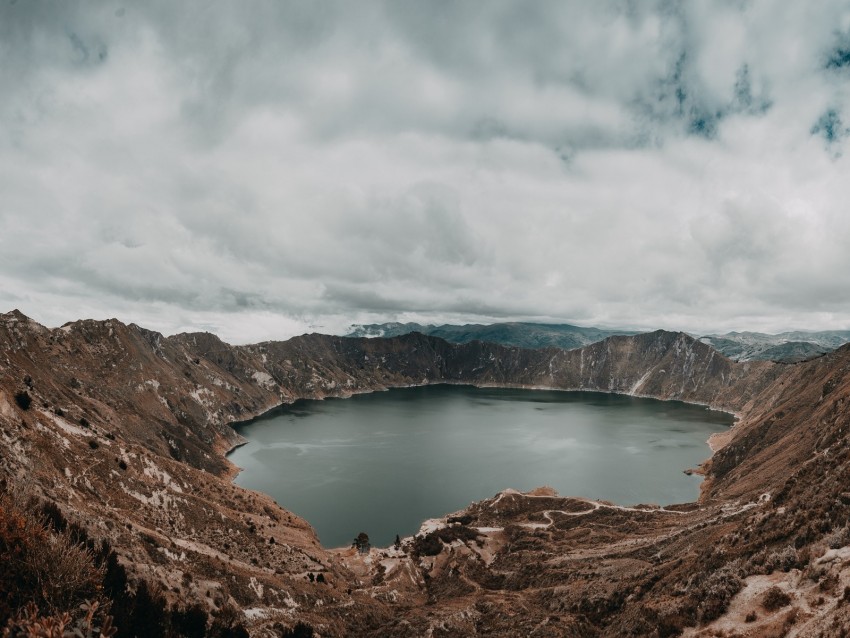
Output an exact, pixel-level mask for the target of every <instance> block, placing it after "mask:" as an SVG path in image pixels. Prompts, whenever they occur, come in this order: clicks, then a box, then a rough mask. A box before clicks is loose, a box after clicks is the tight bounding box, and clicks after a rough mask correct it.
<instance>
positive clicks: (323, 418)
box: [230, 385, 733, 547]
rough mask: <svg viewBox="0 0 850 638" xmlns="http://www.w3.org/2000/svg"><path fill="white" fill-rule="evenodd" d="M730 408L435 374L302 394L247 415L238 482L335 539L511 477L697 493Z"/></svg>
mask: <svg viewBox="0 0 850 638" xmlns="http://www.w3.org/2000/svg"><path fill="white" fill-rule="evenodd" d="M732 422H733V419H732V417H731V416H730V415H728V414H725V413H722V412H715V411H710V410H708V409H706V408H703V407H700V406H694V405H687V404H684V403H679V402H666V401H656V400H653V399H638V398H634V397H627V396H619V395H613V394H603V393H596V392H558V391H547V390H512V389H494V388H486V389H478V388H473V387H469V386H451V385H434V386H427V387H420V388H400V389H394V390H390V391H388V392H376V393H374V394H362V395H358V396H355V397H352V398H350V399H327V400H324V401H298V402H296V403H294V404H292V405H289V406H285V407H282V408H278V409H276V410H274V411H272V412H270V413H268V414H266V415H264V416H262V417H260V418H258V419H255V420H254V421H251V422H248V423H245V424H242V425H240V426H239V428H238V429H239V432H240V433H241V434H242V435H243V436H245V437H246V438H247V439H248V440H249V442H248V443H247V444H246V445H244V446H242V447H240V448H237V449H236V450H234V451H233V453H232V454H231V455H230V460H231V461H233V462H234V463H235V464H236V465H238V466H239V467H241V468H243V471H242V472H241V473H240V474H239V476H238V477H237V478H236V483H238V484H239V485H242V486H245V487H248V488H251V489H254V490H259V491H261V492H265V493H266V494H269V495H270V496H272V497H273V498H274V499H275V500H276V501H277V502H278V503H280V504H281V505H282V506H283V507H285V508H287V509H289V510H291V511H293V512H295V513H296V514H299V515H301V516H303V517H304V518H306V519H307V520H308V521H309V522H310V523H311V524H312V525H313V526H314V527H315V529H316V531H317V532H318V534H319V538H320V540H321V541H322V544H323V545H324V546H326V547H340V546H344V545H348V544H350V543H351V540H352V539H353V538H354V537H355V536H356V535H357V534H358V532H361V531H365V532H366V533H368V534H369V537H370V538H371V540H372V543H373V544H374V545H378V546H387V545H390V544H391V543H392V542H393V540H394V539H395V535H396V534H400V535H401V536H408V535H411V534H413V533H415V532H416V531H417V530H418V529H419V525H420V524H421V522H422V521H423V520H425V519H427V518H431V517H437V516H442V515H444V514H447V513H449V512H453V511H456V510H458V509H461V508H463V507H465V506H466V505H468V504H469V503H470V502H472V501H476V500H481V499H484V498H488V497H490V496H493V495H494V494H496V493H497V492H499V491H500V490H502V489H504V488H508V487H512V488H515V489H518V490H522V491H527V490H530V489H533V488H535V487H538V486H541V485H551V486H552V487H554V488H555V489H557V490H558V492H560V493H561V494H562V495H564V496H585V497H588V498H595V499H606V500H609V501H614V502H615V503H618V504H621V505H631V504H635V503H658V504H662V505H663V504H671V503H681V502H687V501H692V500H694V499H696V497H697V496H698V494H699V483H700V480H701V479H700V478H699V477H698V476H686V475H685V474H683V470H685V469H686V468H689V467H693V466H695V465H696V464H698V463H700V462H701V461H703V460H705V459H706V458H707V457H708V456H710V454H711V450H710V449H709V447H708V445H707V444H706V439H707V438H708V437H709V435H710V434H711V433H712V432H717V431H721V430H724V429H726V428H727V427H728V426H729V425H731V424H732Z"/></svg>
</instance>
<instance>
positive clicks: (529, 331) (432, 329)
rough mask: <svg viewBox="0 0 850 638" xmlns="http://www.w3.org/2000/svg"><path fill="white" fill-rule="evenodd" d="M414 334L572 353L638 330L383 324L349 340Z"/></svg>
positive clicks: (360, 328)
mask: <svg viewBox="0 0 850 638" xmlns="http://www.w3.org/2000/svg"><path fill="white" fill-rule="evenodd" d="M411 332H421V333H422V334H426V335H430V336H433V337H440V338H441V339H445V340H446V341H450V342H452V343H469V342H470V341H487V342H489V343H499V344H502V345H505V346H517V347H519V348H549V347H554V348H563V349H565V350H572V349H574V348H580V347H582V346H586V345H589V344H591V343H595V342H597V341H602V340H603V339H605V338H606V337H611V336H614V335H634V334H637V332H636V331H634V330H605V329H601V328H582V327H579V326H572V325H570V324H566V323H564V324H544V323H523V322H513V323H494V324H490V325H484V324H465V325H462V326H460V325H453V324H443V325H441V326H433V325H422V324H418V323H381V324H367V325H356V326H352V329H351V331H350V332H349V333H348V335H347V336H349V337H397V336H400V335H404V334H408V333H411Z"/></svg>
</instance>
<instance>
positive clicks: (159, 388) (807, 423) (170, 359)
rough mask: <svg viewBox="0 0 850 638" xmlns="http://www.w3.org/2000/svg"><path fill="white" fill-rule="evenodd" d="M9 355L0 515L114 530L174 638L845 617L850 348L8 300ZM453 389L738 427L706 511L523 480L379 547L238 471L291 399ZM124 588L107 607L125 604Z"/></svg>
mask: <svg viewBox="0 0 850 638" xmlns="http://www.w3.org/2000/svg"><path fill="white" fill-rule="evenodd" d="M0 350H2V352H0V481H2V482H3V483H4V484H5V486H6V492H7V496H5V497H4V499H5V500H3V501H2V502H0V513H3V512H4V511H7V513H8V511H12V510H11V509H8V508H11V507H12V506H11V505H6V506H4V503H10V502H13V503H24V502H29V503H30V507H32V504H33V503H40V504H41V506H44V505H45V504H47V505H48V506H49V507H48V511H54V510H52V509H50V508H52V507H53V506H55V511H56V512H58V514H57V515H56V516H59V517H61V518H62V519H65V520H66V521H68V522H69V524H70V525H72V526H75V527H76V528H78V529H82V530H84V532H85V535H86V536H87V537H88V538H89V540H90V545H93V544H94V543H102V542H103V541H106V542H107V543H108V546H109V547H110V548H111V550H112V554H111V556H112V558H111V559H110V560H111V561H112V563H110V567H109V569H110V570H112V571H110V573H112V572H113V571H115V569H117V568H116V567H115V566H116V565H118V566H119V567H120V568H121V569H123V572H122V573H124V572H126V576H127V579H128V582H127V586H126V588H125V587H124V584H123V581H122V585H121V589H122V591H124V590H126V593H127V597H128V598H127V600H129V601H131V603H132V604H135V605H137V606H138V605H141V603H140V602H139V601H140V600H141V593H140V592H141V591H144V593H145V596H146V598H145V600H146V601H147V602H148V603H149V602H150V601H149V600H148V599H151V600H153V601H154V602H155V603H157V604H160V605H161V606H164V608H166V609H170V610H171V614H172V616H171V620H170V621H169V620H168V617H167V615H166V616H164V617H163V618H164V619H163V620H162V622H161V623H160V625H159V626H160V627H161V629H162V631H161V633H169V632H170V633H171V634H173V635H181V634H182V635H198V634H197V631H198V630H197V628H195V629H193V630H192V631H194V632H195V633H194V634H193V633H192V631H189V630H188V629H180V627H188V626H189V625H188V624H187V623H186V622H185V617H183V616H178V614H180V613H184V612H185V613H188V611H187V610H189V609H190V608H191V609H193V610H199V609H200V610H203V611H204V612H205V614H204V617H203V618H202V624H203V622H208V623H209V624H208V625H207V626H208V629H209V631H212V630H213V629H212V628H213V619H216V621H215V622H216V623H218V624H217V625H215V626H216V627H219V628H221V627H225V626H226V627H229V628H230V629H228V631H231V633H230V634H227V633H226V632H224V633H221V632H220V634H219V635H244V634H240V633H239V632H241V631H242V629H241V626H243V625H244V627H246V628H247V629H248V631H250V633H251V634H252V635H258V636H262V635H268V636H295V635H321V636H411V637H412V636H435V637H436V636H474V635H491V636H623V635H636V636H645V635H646V636H652V635H657V636H673V635H680V634H684V635H705V636H736V635H750V636H785V635H788V636H794V635H797V636H821V635H822V636H844V635H847V632H848V630H849V629H850V547H848V543H850V529H848V516H850V449H848V445H847V436H848V427H847V426H848V422H850V412H848V397H850V373H849V371H850V347H846V346H845V347H842V348H840V349H838V350H836V351H835V352H832V353H829V354H827V355H825V356H823V357H820V358H818V359H814V360H812V361H808V362H803V363H799V364H794V365H783V364H776V363H770V362H750V363H735V362H732V361H730V360H729V359H727V358H725V357H723V356H722V355H720V354H718V353H717V352H716V351H715V350H713V349H712V348H711V347H710V346H708V345H706V344H704V343H701V342H698V341H695V340H694V339H692V338H691V337H688V336H687V335H684V334H682V333H670V332H663V331H658V332H654V333H647V334H641V335H635V336H623V337H610V338H608V339H606V340H604V341H602V342H599V343H595V344H593V345H591V346H588V347H585V348H582V349H578V350H570V351H565V350H559V349H555V348H549V349H540V350H522V349H519V348H510V347H504V346H498V345H493V344H487V343H481V342H472V343H468V344H462V345H457V344H449V343H447V342H445V341H443V340H441V339H438V338H435V337H426V336H423V335H421V334H410V335H405V336H402V337H396V338H391V339H357V338H341V337H330V336H323V335H306V336H303V337H297V338H294V339H290V340H289V341H285V342H267V343H262V344H257V345H251V346H230V345H228V344H225V343H223V342H222V341H220V340H219V339H217V338H216V337H215V336H213V335H210V334H181V335H176V336H173V337H167V338H166V337H164V336H162V335H160V334H158V333H155V332H151V331H148V330H145V329H143V328H140V327H138V326H135V325H129V326H128V325H124V324H122V323H121V322H119V321H117V320H110V321H79V322H75V323H70V324H67V325H65V326H63V327H62V328H57V329H52V330H51V329H47V328H45V327H44V326H41V325H39V324H37V323H35V322H33V321H32V320H30V319H28V318H27V317H26V316H24V315H23V314H21V313H19V312H17V311H14V312H12V313H8V314H5V315H0ZM444 382H450V383H471V384H479V385H498V386H519V387H548V388H563V389H586V390H602V391H610V392H618V393H625V394H633V395H639V396H648V397H656V398H660V399H670V400H683V401H690V402H695V403H702V404H706V405H710V406H712V407H715V408H719V409H723V410H728V411H730V412H735V413H736V414H738V415H739V417H740V421H739V422H738V424H737V425H736V426H735V427H734V428H733V430H732V436H731V437H729V438H730V440H729V441H728V442H727V443H726V444H725V445H724V446H723V447H722V448H721V449H720V450H719V451H717V452H716V453H715V455H714V456H713V458H712V459H710V460H709V461H708V462H707V463H706V464H705V466H704V467H703V468H702V471H704V473H705V474H706V481H705V483H704V489H703V494H702V497H701V499H700V501H699V502H698V503H691V504H684V505H680V506H675V507H667V508H659V507H657V506H654V505H651V504H646V505H637V506H634V507H619V506H615V505H612V504H610V503H605V502H596V501H590V500H586V499H582V498H574V497H562V496H558V495H557V494H554V493H552V492H551V491H549V490H546V489H541V490H537V491H535V492H533V493H530V494H520V493H516V492H512V491H510V490H508V491H505V492H502V493H500V494H497V495H495V496H494V497H493V498H491V499H489V500H487V501H483V502H481V503H475V504H471V505H470V506H469V507H468V508H467V509H466V510H464V511H462V512H456V513H454V514H453V515H451V516H449V517H446V518H445V519H442V520H437V521H429V522H427V524H425V525H423V531H422V533H421V534H420V535H418V536H417V537H416V538H413V539H406V540H405V542H404V543H403V544H402V547H401V548H400V549H395V548H388V549H385V550H378V549H373V550H372V551H371V553H369V554H367V555H361V554H357V553H355V552H354V551H353V550H347V549H344V550H328V549H325V548H322V547H321V546H320V545H319V543H318V541H317V539H316V536H315V534H314V533H313V530H312V528H311V527H310V526H309V524H308V522H306V521H304V520H302V519H300V518H298V517H296V516H295V515H293V514H291V513H289V512H287V511H286V510H285V509H283V508H282V507H281V506H279V505H278V504H276V503H275V502H273V501H272V500H271V499H270V498H268V497H266V496H264V495H262V494H258V493H255V492H251V491H248V490H245V489H242V488H239V487H237V486H235V485H233V484H232V483H231V479H232V476H233V474H234V471H235V468H234V467H233V466H232V465H231V464H230V463H229V462H228V461H227V460H226V459H225V458H224V454H225V452H226V451H227V450H228V449H230V448H231V447H232V446H233V445H235V444H237V443H238V442H239V440H240V439H239V437H238V435H237V434H236V433H235V432H234V431H233V430H232V429H231V427H230V425H229V424H230V423H232V422H234V421H239V420H244V419H248V418H251V417H253V416H256V415H258V414H260V413H262V412H265V411H267V410H269V409H270V408H272V407H274V406H276V405H279V404H281V403H284V402H289V401H293V400H295V399H297V398H321V397H328V396H348V395H351V394H353V393H357V392H369V391H375V390H382V389H385V388H388V387H393V386H406V385H414V384H427V383H444ZM284 505H285V504H284ZM4 507H7V510H4V509H3V508H4ZM56 516H54V518H55V517H56ZM19 527H20V526H19ZM21 529H23V528H22V527H21ZM5 549H6V550H8V548H5ZM2 550H4V547H2V543H0V551H2ZM151 592H153V593H151ZM116 596H117V595H116ZM118 597H119V598H120V596H118ZM107 598H108V597H107ZM113 598H115V600H113V607H114V610H116V613H117V610H119V608H121V606H122V605H125V606H126V605H127V604H130V603H127V602H126V601H124V599H123V598H122V599H121V600H120V601H119V600H118V598H116V597H115V596H113ZM10 600H11V598H10ZM122 601H123V602H122ZM104 604H105V605H108V604H109V601H108V600H106V601H105V602H104ZM3 611H4V610H3V606H2V605H0V614H2V612H3ZM6 611H7V612H8V613H12V612H13V611H14V610H11V611H9V610H8V609H7V610H6ZM42 611H43V610H42ZM8 613H7V616H8ZM43 613H47V612H44V611H43ZM206 613H209V614H210V616H209V617H206ZM119 617H120V616H119V615H116V619H117V618H119ZM127 617H129V616H127ZM178 618H183V620H181V621H180V622H178V620H177V619H178ZM225 618H226V619H227V622H226V623H225V622H224V620H223V619H225ZM116 623H117V620H116ZM181 623H183V624H181ZM216 631H219V630H216ZM136 634H139V635H142V632H141V630H138V629H134V628H132V627H128V626H126V623H125V626H123V627H122V626H121V625H120V624H119V625H118V635H119V636H121V635H127V636H131V635H136Z"/></svg>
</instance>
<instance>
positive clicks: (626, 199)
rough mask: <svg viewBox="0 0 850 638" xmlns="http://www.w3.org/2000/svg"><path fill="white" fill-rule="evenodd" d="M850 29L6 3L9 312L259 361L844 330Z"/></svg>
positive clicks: (730, 8)
mask: <svg viewBox="0 0 850 638" xmlns="http://www.w3.org/2000/svg"><path fill="white" fill-rule="evenodd" d="M122 9H123V13H122V12H121V11H122ZM848 24H850V14H848V12H847V11H845V10H844V8H843V6H842V3H840V2H833V3H819V4H818V5H817V6H816V7H815V6H802V5H801V6H799V7H797V6H796V5H793V4H789V3H778V2H760V3H747V2H743V3H739V2H694V3H686V4H682V5H676V4H673V5H671V4H669V3H658V4H657V5H649V4H639V5H633V4H629V3H613V2H612V3H594V4H593V5H592V6H591V5H587V4H580V3H575V4H571V3H535V4H534V5H528V4H527V3H516V2H493V3H487V5H481V4H480V3H464V2H461V3H453V4H450V5H439V6H437V5H433V4H431V3H413V2H411V3H397V2H393V3H388V4H383V3H377V2H375V3H365V4H364V3H361V4H358V5H357V6H356V7H355V6H354V5H351V4H348V3H327V4H315V3H305V4H297V3H295V4H292V3H288V4H282V5H278V4H270V5H253V6H251V8H250V10H249V9H246V8H245V7H240V6H237V5H232V4H229V3H221V4H217V3H204V4H195V3H177V4H176V3H160V4H156V3H154V4H149V5H145V6H143V7H139V6H132V5H131V6H126V7H122V6H120V5H118V4H115V5H109V4H102V5H98V8H97V9H91V8H89V9H87V10H86V11H82V10H81V9H80V10H78V9H76V8H75V7H73V6H71V5H61V6H60V7H56V6H52V5H51V7H50V10H49V11H48V10H47V7H46V5H40V4H38V3H18V4H14V5H12V4H9V5H6V6H4V7H2V8H0V56H2V59H3V62H4V63H3V64H2V65H0V89H2V90H0V118H2V121H3V122H4V124H5V126H4V127H2V128H1V129H0V192H2V193H3V198H2V201H0V229H2V234H0V283H2V285H0V307H2V308H5V309H7V310H8V309H11V308H12V307H20V308H21V309H22V310H23V311H24V312H26V313H28V314H31V315H32V316H34V317H35V318H37V319H39V320H42V321H44V322H46V323H48V324H51V325H57V324H59V323H62V322H63V321H65V320H68V319H74V318H77V317H83V316H97V317H107V316H118V317H119V318H121V319H124V320H127V321H136V322H138V323H141V324H143V325H146V326H150V327H153V328H156V329H160V330H162V331H164V332H167V333H170V332H174V331H178V330H189V329H195V328H197V329H211V330H213V331H216V332H219V333H220V334H222V336H224V337H226V338H228V339H230V340H233V341H237V342H246V341H251V340H255V339H263V338H272V337H284V336H288V335H289V334H293V333H296V332H299V331H303V330H310V329H324V330H341V329H343V328H344V327H345V326H346V325H348V324H349V323H352V322H354V321H377V320H390V319H403V320H419V321H442V320H458V321H467V320H477V321H488V320H498V319H509V318H532V319H540V320H560V321H574V322H578V323H584V324H589V323H596V324H604V325H622V326H630V327H645V328H655V327H668V328H682V329H689V330H693V331H708V330H722V329H727V328H729V329H748V328H753V329H768V330H771V329H773V330H776V329H783V328H787V327H808V328H829V327H842V328H846V327H848V326H847V320H846V316H847V315H848V312H850V298H848V297H847V296H846V294H845V292H844V291H846V290H847V289H848V283H850V282H848V281H847V277H848V275H847V274H846V273H848V272H850V253H847V251H846V250H845V247H846V246H847V245H848V240H850V218H848V217H847V216H846V213H845V211H844V202H846V201H848V195H850V192H848V190H850V186H848V185H847V180H846V179H845V175H846V174H847V172H848V166H847V161H848V160H847V159H846V157H845V151H846V148H845V147H846V145H847V143H848V142H847V137H850V108H848V88H847V83H848V79H850V59H848V60H847V64H846V65H845V64H844V63H843V62H842V63H841V64H837V65H836V64H832V65H831V64H830V62H829V61H830V60H831V59H838V60H843V59H844V58H843V57H841V56H842V55H843V53H842V52H846V51H850V45H847V46H846V47H845V44H846V43H847V42H850V26H847V25H848ZM842 47H845V48H842ZM847 55H848V58H850V53H848V54H847ZM836 56H837V57H836ZM830 113H832V115H831V116H830V117H831V119H828V120H825V119H823V118H824V117H825V116H826V115H828V114H830ZM827 121H828V122H830V124H829V130H827V128H826V125H821V126H820V127H819V125H818V122H827ZM845 129H847V130H846V131H845Z"/></svg>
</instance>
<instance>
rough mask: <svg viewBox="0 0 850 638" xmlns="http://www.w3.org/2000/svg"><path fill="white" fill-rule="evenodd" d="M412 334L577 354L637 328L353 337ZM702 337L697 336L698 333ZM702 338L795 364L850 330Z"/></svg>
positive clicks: (523, 328) (379, 329) (385, 329)
mask: <svg viewBox="0 0 850 638" xmlns="http://www.w3.org/2000/svg"><path fill="white" fill-rule="evenodd" d="M411 332H421V333H422V334H425V335H430V336H434V337H440V338H442V339H445V340H446V341H451V342H453V343H469V342H471V341H476V340H477V341H486V342H490V343H499V344H502V345H507V346H517V347H520V348H548V347H555V348H563V349H565V350H572V349H574V348H581V347H583V346H587V345H590V344H591V343H596V342H597V341H602V340H603V339H605V338H606V337H611V336H614V335H635V334H638V331H635V330H620V329H616V328H612V329H608V328H584V327H581V326H574V325H571V324H566V323H563V324H543V323H528V322H510V323H494V324H489V325H484V324H466V325H455V324H443V325H440V326H435V325H431V324H428V325H423V324H419V323H397V322H395V323H380V324H376V323H373V324H365V325H355V326H352V328H351V331H350V332H349V333H348V335H347V336H349V337H398V336H401V335H405V334H409V333H411ZM694 336H697V335H694ZM699 340H700V341H702V342H703V343H706V344H708V345H710V346H712V347H713V348H714V349H715V350H717V351H719V352H720V353H722V354H724V355H726V356H727V357H729V358H730V359H734V360H736V361H753V360H764V361H779V362H782V363H795V362H798V361H805V360H806V359H811V358H813V357H817V356H820V355H822V354H825V353H827V352H830V351H832V350H834V349H835V348H837V347H839V346H841V345H843V344H845V343H848V342H850V330H830V331H821V332H805V331H800V330H798V331H793V332H782V333H779V334H775V335H771V334H765V333H761V332H727V333H726V334H711V335H705V336H702V337H699Z"/></svg>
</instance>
